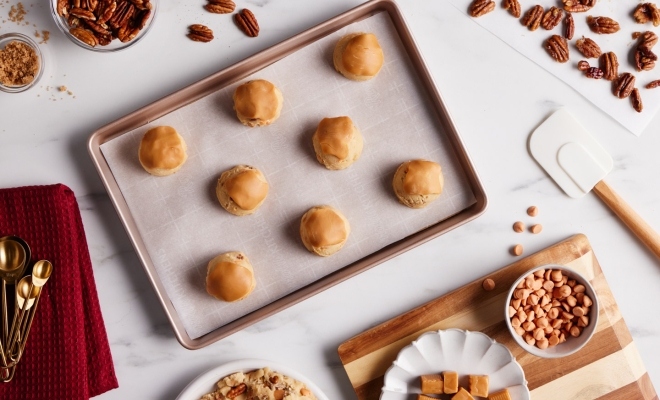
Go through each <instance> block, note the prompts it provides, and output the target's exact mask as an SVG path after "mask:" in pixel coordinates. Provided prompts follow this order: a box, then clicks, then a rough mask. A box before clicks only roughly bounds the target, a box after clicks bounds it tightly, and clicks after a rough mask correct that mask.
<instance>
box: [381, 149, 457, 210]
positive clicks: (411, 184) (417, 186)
mask: <svg viewBox="0 0 660 400" xmlns="http://www.w3.org/2000/svg"><path fill="white" fill-rule="evenodd" d="M444 185H445V178H444V177H443V176H442V168H441V167H440V164H438V163H434V162H433V161H427V160H412V161H406V162H404V163H403V164H401V165H399V168H397V170H396V173H394V180H393V181H392V186H393V187H394V193H395V194H396V197H398V198H399V202H400V203H401V204H403V205H405V206H408V207H410V208H423V207H426V206H427V205H429V204H430V203H431V202H433V201H434V200H435V199H437V198H438V197H440V194H441V193H442V188H443V186H444Z"/></svg>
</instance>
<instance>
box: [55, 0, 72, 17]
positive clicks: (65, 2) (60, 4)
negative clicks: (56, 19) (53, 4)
mask: <svg viewBox="0 0 660 400" xmlns="http://www.w3.org/2000/svg"><path fill="white" fill-rule="evenodd" d="M68 7H69V0H57V15H59V16H60V17H66V16H67V14H68V13H69V9H68Z"/></svg>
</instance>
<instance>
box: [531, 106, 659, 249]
mask: <svg viewBox="0 0 660 400" xmlns="http://www.w3.org/2000/svg"><path fill="white" fill-rule="evenodd" d="M529 149H530V152H531V153H532V156H533V157H534V158H535V159H536V161H538V163H539V164H541V166H542V167H543V169H545V171H546V172H547V173H548V174H549V175H550V176H551V177H552V179H554V180H555V182H557V184H558V185H559V186H560V187H561V188H562V189H563V190H564V192H566V194H567V195H569V196H571V197H573V198H579V197H582V196H584V195H585V194H587V193H589V192H590V191H591V190H592V189H593V191H594V192H596V194H597V195H598V197H600V198H601V200H603V202H605V204H606V205H607V206H608V207H609V208H610V209H611V210H612V211H614V213H615V214H616V215H617V216H618V217H619V218H620V219H621V221H623V222H624V223H625V224H626V225H628V227H629V228H630V230H632V231H633V233H634V234H635V235H637V237H638V238H639V239H640V240H641V241H642V242H643V243H644V244H645V245H646V246H647V247H648V248H649V249H650V250H651V251H652V252H653V253H654V254H655V255H656V256H657V257H658V258H660V235H658V233H657V232H656V231H654V230H653V228H651V226H650V225H649V224H647V223H646V221H644V220H643V219H642V217H640V216H639V214H637V213H636V212H635V210H633V209H632V208H631V207H630V206H629V205H628V203H626V202H625V201H624V200H623V199H622V198H621V197H620V196H619V195H618V194H617V193H616V192H615V191H614V190H613V189H612V188H611V187H610V186H609V185H608V184H607V183H605V181H604V180H603V178H605V176H606V175H607V174H608V173H609V172H610V171H611V170H612V166H613V163H612V157H610V155H609V154H607V152H606V151H605V149H604V148H603V147H602V146H601V145H600V144H598V142H597V141H596V139H595V138H594V137H593V136H591V135H590V134H589V132H587V130H586V129H584V127H582V125H580V123H579V122H578V121H577V120H576V119H575V117H573V116H572V115H571V114H570V113H569V112H568V111H566V110H565V109H560V110H558V111H556V112H555V113H554V114H552V115H551V116H550V117H549V118H548V119H547V120H545V121H544V122H543V123H542V124H541V125H540V126H539V127H538V128H536V130H535V131H534V132H532V136H531V137H530V140H529Z"/></svg>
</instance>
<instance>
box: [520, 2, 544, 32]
mask: <svg viewBox="0 0 660 400" xmlns="http://www.w3.org/2000/svg"><path fill="white" fill-rule="evenodd" d="M541 19H543V7H541V6H540V5H535V6H534V7H532V8H530V9H529V11H527V13H526V14H525V16H524V17H523V18H522V20H521V22H522V24H523V25H525V26H526V27H528V28H529V30H530V31H535V30H537V29H538V28H539V25H541Z"/></svg>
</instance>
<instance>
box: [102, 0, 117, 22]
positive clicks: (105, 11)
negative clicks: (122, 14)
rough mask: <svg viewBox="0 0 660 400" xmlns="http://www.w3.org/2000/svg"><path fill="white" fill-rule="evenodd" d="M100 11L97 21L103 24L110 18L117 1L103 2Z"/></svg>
mask: <svg viewBox="0 0 660 400" xmlns="http://www.w3.org/2000/svg"><path fill="white" fill-rule="evenodd" d="M102 7H103V8H102V11H101V12H99V18H98V22H99V24H105V23H106V22H107V21H108V20H109V19H110V18H112V15H113V14H114V13H115V10H116V9H117V2H116V1H113V2H109V3H105V4H104V5H103V6H102Z"/></svg>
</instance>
